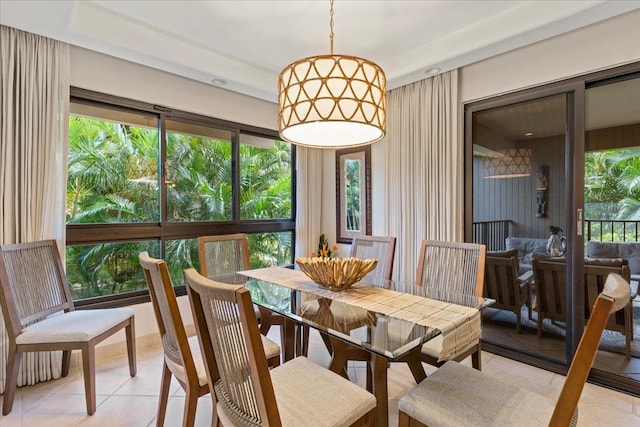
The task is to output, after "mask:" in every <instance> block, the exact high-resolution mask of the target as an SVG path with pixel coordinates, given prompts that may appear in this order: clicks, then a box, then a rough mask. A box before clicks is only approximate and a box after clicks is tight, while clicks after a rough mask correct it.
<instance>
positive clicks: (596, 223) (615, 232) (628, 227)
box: [584, 219, 640, 242]
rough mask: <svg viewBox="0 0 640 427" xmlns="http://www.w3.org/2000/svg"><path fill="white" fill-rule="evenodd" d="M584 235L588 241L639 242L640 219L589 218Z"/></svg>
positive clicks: (585, 223)
mask: <svg viewBox="0 0 640 427" xmlns="http://www.w3.org/2000/svg"><path fill="white" fill-rule="evenodd" d="M584 235H585V240H586V241H589V240H599V241H602V242H637V241H640V221H633V220H611V219H587V220H585V221H584Z"/></svg>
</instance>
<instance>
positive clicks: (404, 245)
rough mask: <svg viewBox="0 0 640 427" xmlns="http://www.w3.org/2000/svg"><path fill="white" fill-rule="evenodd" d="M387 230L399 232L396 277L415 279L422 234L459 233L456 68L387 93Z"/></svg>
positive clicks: (455, 237) (456, 236)
mask: <svg viewBox="0 0 640 427" xmlns="http://www.w3.org/2000/svg"><path fill="white" fill-rule="evenodd" d="M387 117H388V122H387V137H386V153H385V154H386V177H387V178H386V182H385V184H386V188H385V193H386V203H385V206H386V218H387V225H386V226H387V234H388V235H390V236H395V237H396V238H397V242H398V245H397V249H396V259H395V268H394V279H395V280H401V281H406V282H413V281H414V280H415V275H416V269H417V265H418V263H417V259H418V251H419V250H420V243H421V241H422V240H423V239H429V240H450V241H460V240H461V239H462V236H463V212H462V206H463V191H464V190H463V178H464V164H463V163H464V162H463V155H462V154H463V149H462V142H461V141H459V139H458V132H457V130H458V71H457V70H453V71H450V72H447V73H442V74H439V75H437V76H434V77H431V78H428V79H424V80H421V81H418V82H416V83H413V84H410V85H406V86H403V87H400V88H397V89H393V90H391V91H389V93H388V107H387Z"/></svg>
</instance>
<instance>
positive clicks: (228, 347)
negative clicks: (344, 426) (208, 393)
mask: <svg viewBox="0 0 640 427" xmlns="http://www.w3.org/2000/svg"><path fill="white" fill-rule="evenodd" d="M184 277H185V284H186V285H187V291H188V293H189V298H190V301H191V307H192V310H193V312H194V319H196V329H197V331H198V337H199V338H200V340H201V341H202V342H203V343H205V345H206V344H207V343H210V345H211V346H212V348H213V353H214V354H215V363H216V364H217V369H218V372H219V375H220V383H219V384H216V388H215V390H216V397H217V398H218V400H219V402H220V403H221V405H222V407H223V410H224V411H225V415H227V416H228V417H230V418H231V419H232V420H234V421H235V422H237V423H238V424H239V425H263V424H264V425H271V424H273V425H279V424H280V423H279V415H278V411H277V406H276V404H275V394H274V391H273V385H272V383H271V377H270V375H269V369H268V365H267V359H266V356H265V353H264V347H263V345H262V339H261V338H260V332H259V329H258V321H257V319H256V315H255V312H254V310H253V304H252V302H251V296H250V294H249V291H248V290H247V289H246V288H244V287H243V286H239V285H231V284H226V283H220V282H216V281H213V280H209V279H207V278H206V277H203V276H202V275H200V274H198V272H196V271H195V270H194V269H187V270H185V272H184ZM243 320H244V322H243ZM243 323H244V324H243ZM207 363H210V361H207ZM274 420H277V422H274Z"/></svg>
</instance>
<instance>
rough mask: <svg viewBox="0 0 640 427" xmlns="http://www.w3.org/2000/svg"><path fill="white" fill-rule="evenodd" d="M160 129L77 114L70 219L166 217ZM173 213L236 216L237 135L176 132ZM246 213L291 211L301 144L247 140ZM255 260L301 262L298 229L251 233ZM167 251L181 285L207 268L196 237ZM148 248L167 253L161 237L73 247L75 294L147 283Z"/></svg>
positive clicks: (172, 137) (192, 217) (265, 215)
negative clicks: (294, 150) (189, 271)
mask: <svg viewBox="0 0 640 427" xmlns="http://www.w3.org/2000/svg"><path fill="white" fill-rule="evenodd" d="M158 135H159V134H158V130H157V129H156V128H145V127H136V126H131V125H126V124H121V123H114V122H109V121H102V120H95V119H90V118H86V117H79V116H73V115H72V116H71V117H70V123H69V163H68V165H69V168H68V185H67V204H66V213H67V222H68V223H69V224H81V223H82V224H89V223H91V224H100V223H154V222H159V221H160V205H159V200H160V197H159V194H160V193H159V192H160V190H161V188H160V185H159V168H158V158H159V151H158V150H159V148H158V147H159V137H158ZM166 140H167V144H166V147H167V148H166V151H167V153H166V159H167V160H166V165H165V167H166V171H165V180H166V184H167V185H166V188H167V217H168V220H169V221H175V222H184V221H228V220H231V219H232V218H233V202H232V200H233V165H232V160H231V159H232V144H231V143H230V142H229V141H224V140H217V139H211V138H205V137H199V136H194V135H186V134H181V133H172V132H168V133H167V134H166ZM240 157H241V158H240V189H239V194H240V197H241V213H240V214H241V219H277V218H288V217H290V216H291V188H292V186H291V161H290V159H291V153H290V146H289V145H288V144H285V143H282V142H279V141H276V142H275V144H274V148H273V149H264V148H257V147H251V146H245V145H241V146H240ZM249 241H250V250H251V254H252V255H251V264H252V266H254V267H260V266H268V265H283V264H287V263H290V262H291V258H292V257H291V243H292V233H290V232H286V233H284V232H283V233H261V234H256V235H250V238H249ZM164 245H165V248H164V254H165V258H166V259H167V264H168V267H169V272H170V275H171V277H172V279H173V280H174V283H175V284H182V282H183V280H182V270H183V269H184V268H186V267H196V268H197V267H198V257H197V244H196V240H195V239H193V238H190V239H176V240H168V241H167V242H166V243H165V244H164ZM143 250H146V251H148V252H149V253H150V255H152V256H155V257H159V256H160V254H161V253H162V251H161V243H160V242H159V241H139V242H119V243H109V242H105V243H100V244H95V245H86V246H83V245H78V246H69V247H67V274H68V276H69V282H70V283H71V284H72V286H71V288H72V291H73V296H74V298H76V299H78V298H89V297H95V296H101V295H108V294H112V293H121V292H128V291H133V290H139V289H143V288H144V287H145V281H144V278H143V276H142V274H141V270H140V268H139V263H138V260H137V256H138V253H139V252H141V251H143Z"/></svg>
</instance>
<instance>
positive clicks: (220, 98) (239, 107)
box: [71, 46, 278, 129]
mask: <svg viewBox="0 0 640 427" xmlns="http://www.w3.org/2000/svg"><path fill="white" fill-rule="evenodd" d="M71 85H72V86H76V87H80V88H83V89H89V90H94V91H97V92H102V93H107V94H110V95H116V96H121V97H124V98H129V99H134V100H138V101H143V102H148V103H153V104H158V105H162V106H165V107H173V108H175V109H179V110H184V111H189V112H193V113H198V114H203V115H206V116H209V117H215V118H219V119H224V120H229V121H233V122H238V123H244V124H249V125H253V126H258V127H263V128H267V129H278V106H277V105H276V104H275V103H272V102H267V101H263V100H260V99H258V98H253V97H250V96H246V95H241V94H239V93H235V92H230V91H228V90H224V89H221V88H219V87H217V86H212V85H207V84H204V83H201V82H197V81H195V80H190V79H187V78H184V77H179V76H177V75H175V74H171V73H167V72H164V71H160V70H156V69H153V68H149V67H145V66H143V65H138V64H134V63H132V62H128V61H125V60H122V59H118V58H115V57H112V56H108V55H104V54H101V53H98V52H94V51H92V50H87V49H83V48H80V47H77V46H72V47H71Z"/></svg>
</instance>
